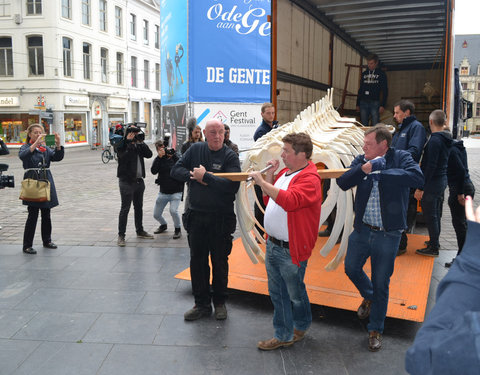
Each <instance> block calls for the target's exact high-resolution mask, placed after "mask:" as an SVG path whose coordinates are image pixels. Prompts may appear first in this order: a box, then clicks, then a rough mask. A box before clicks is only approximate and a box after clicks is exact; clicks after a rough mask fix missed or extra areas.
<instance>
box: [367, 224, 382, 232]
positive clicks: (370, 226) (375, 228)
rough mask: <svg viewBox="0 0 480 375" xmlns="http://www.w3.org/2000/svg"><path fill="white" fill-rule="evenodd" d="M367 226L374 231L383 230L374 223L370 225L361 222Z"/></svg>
mask: <svg viewBox="0 0 480 375" xmlns="http://www.w3.org/2000/svg"><path fill="white" fill-rule="evenodd" d="M363 225H365V226H366V227H367V228H370V229H371V230H374V231H375V232H379V231H383V228H382V227H376V226H375V225H370V224H367V223H363Z"/></svg>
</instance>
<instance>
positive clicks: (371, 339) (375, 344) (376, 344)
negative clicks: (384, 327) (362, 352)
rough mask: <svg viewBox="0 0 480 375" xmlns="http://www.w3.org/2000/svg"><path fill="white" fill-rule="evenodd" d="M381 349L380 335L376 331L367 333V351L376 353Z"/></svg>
mask: <svg viewBox="0 0 480 375" xmlns="http://www.w3.org/2000/svg"><path fill="white" fill-rule="evenodd" d="M381 347H382V335H381V334H380V333H379V332H377V331H371V332H369V333H368V350H370V351H371V352H377V351H379V350H380V348H381Z"/></svg>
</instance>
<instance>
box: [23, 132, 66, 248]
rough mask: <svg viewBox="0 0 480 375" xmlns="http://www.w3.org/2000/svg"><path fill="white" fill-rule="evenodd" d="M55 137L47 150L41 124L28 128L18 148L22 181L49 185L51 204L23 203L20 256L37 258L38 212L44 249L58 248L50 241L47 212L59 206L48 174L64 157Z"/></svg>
mask: <svg viewBox="0 0 480 375" xmlns="http://www.w3.org/2000/svg"><path fill="white" fill-rule="evenodd" d="M53 134H54V135H55V148H53V149H52V148H50V147H47V146H46V144H45V136H46V134H45V129H44V128H43V126H42V125H40V124H31V125H30V126H29V127H28V128H27V139H26V143H25V144H23V145H22V146H21V147H20V151H19V153H18V156H19V157H20V159H21V160H22V164H23V169H25V174H24V176H23V178H24V179H26V178H32V179H35V180H38V179H39V178H41V179H47V180H48V181H49V182H50V201H47V202H28V201H25V200H24V201H23V204H24V205H26V206H27V209H28V217H27V221H26V223H25V231H24V233H23V252H24V253H26V254H36V253H37V251H36V250H35V249H34V248H33V238H34V237H35V229H36V228H37V221H38V212H39V211H40V212H41V216H42V224H41V234H42V242H43V247H44V248H47V249H56V248H57V245H55V243H54V242H53V241H52V219H51V217H50V210H51V209H52V208H53V207H56V206H58V197H57V191H56V189H55V183H54V181H53V176H52V173H51V172H50V163H51V162H54V161H61V160H62V159H63V157H64V155H65V150H64V148H63V146H62V145H61V143H60V136H59V135H58V133H55V132H54V133H53Z"/></svg>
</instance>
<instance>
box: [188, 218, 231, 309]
mask: <svg viewBox="0 0 480 375" xmlns="http://www.w3.org/2000/svg"><path fill="white" fill-rule="evenodd" d="M187 215H188V219H186V220H185V221H184V224H185V227H186V230H187V232H188V245H189V246H190V277H191V279H192V293H193V296H194V298H195V304H196V305H197V306H203V307H206V306H210V304H211V300H212V299H213V303H214V305H218V304H223V303H225V300H226V299H227V296H228V293H227V285H228V256H229V255H230V252H231V251H232V239H233V237H232V233H233V232H234V231H235V226H236V217H235V214H233V213H232V214H219V213H205V212H198V211H192V210H189V211H188V213H187ZM184 219H185V217H184ZM209 256H210V259H211V262H212V285H211V288H210V266H209V263H208V257H209Z"/></svg>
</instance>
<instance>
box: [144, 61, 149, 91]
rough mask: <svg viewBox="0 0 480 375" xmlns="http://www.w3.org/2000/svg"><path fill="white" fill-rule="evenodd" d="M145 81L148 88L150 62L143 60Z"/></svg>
mask: <svg viewBox="0 0 480 375" xmlns="http://www.w3.org/2000/svg"><path fill="white" fill-rule="evenodd" d="M143 82H144V87H145V88H146V89H149V88H150V62H149V61H148V60H143Z"/></svg>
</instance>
